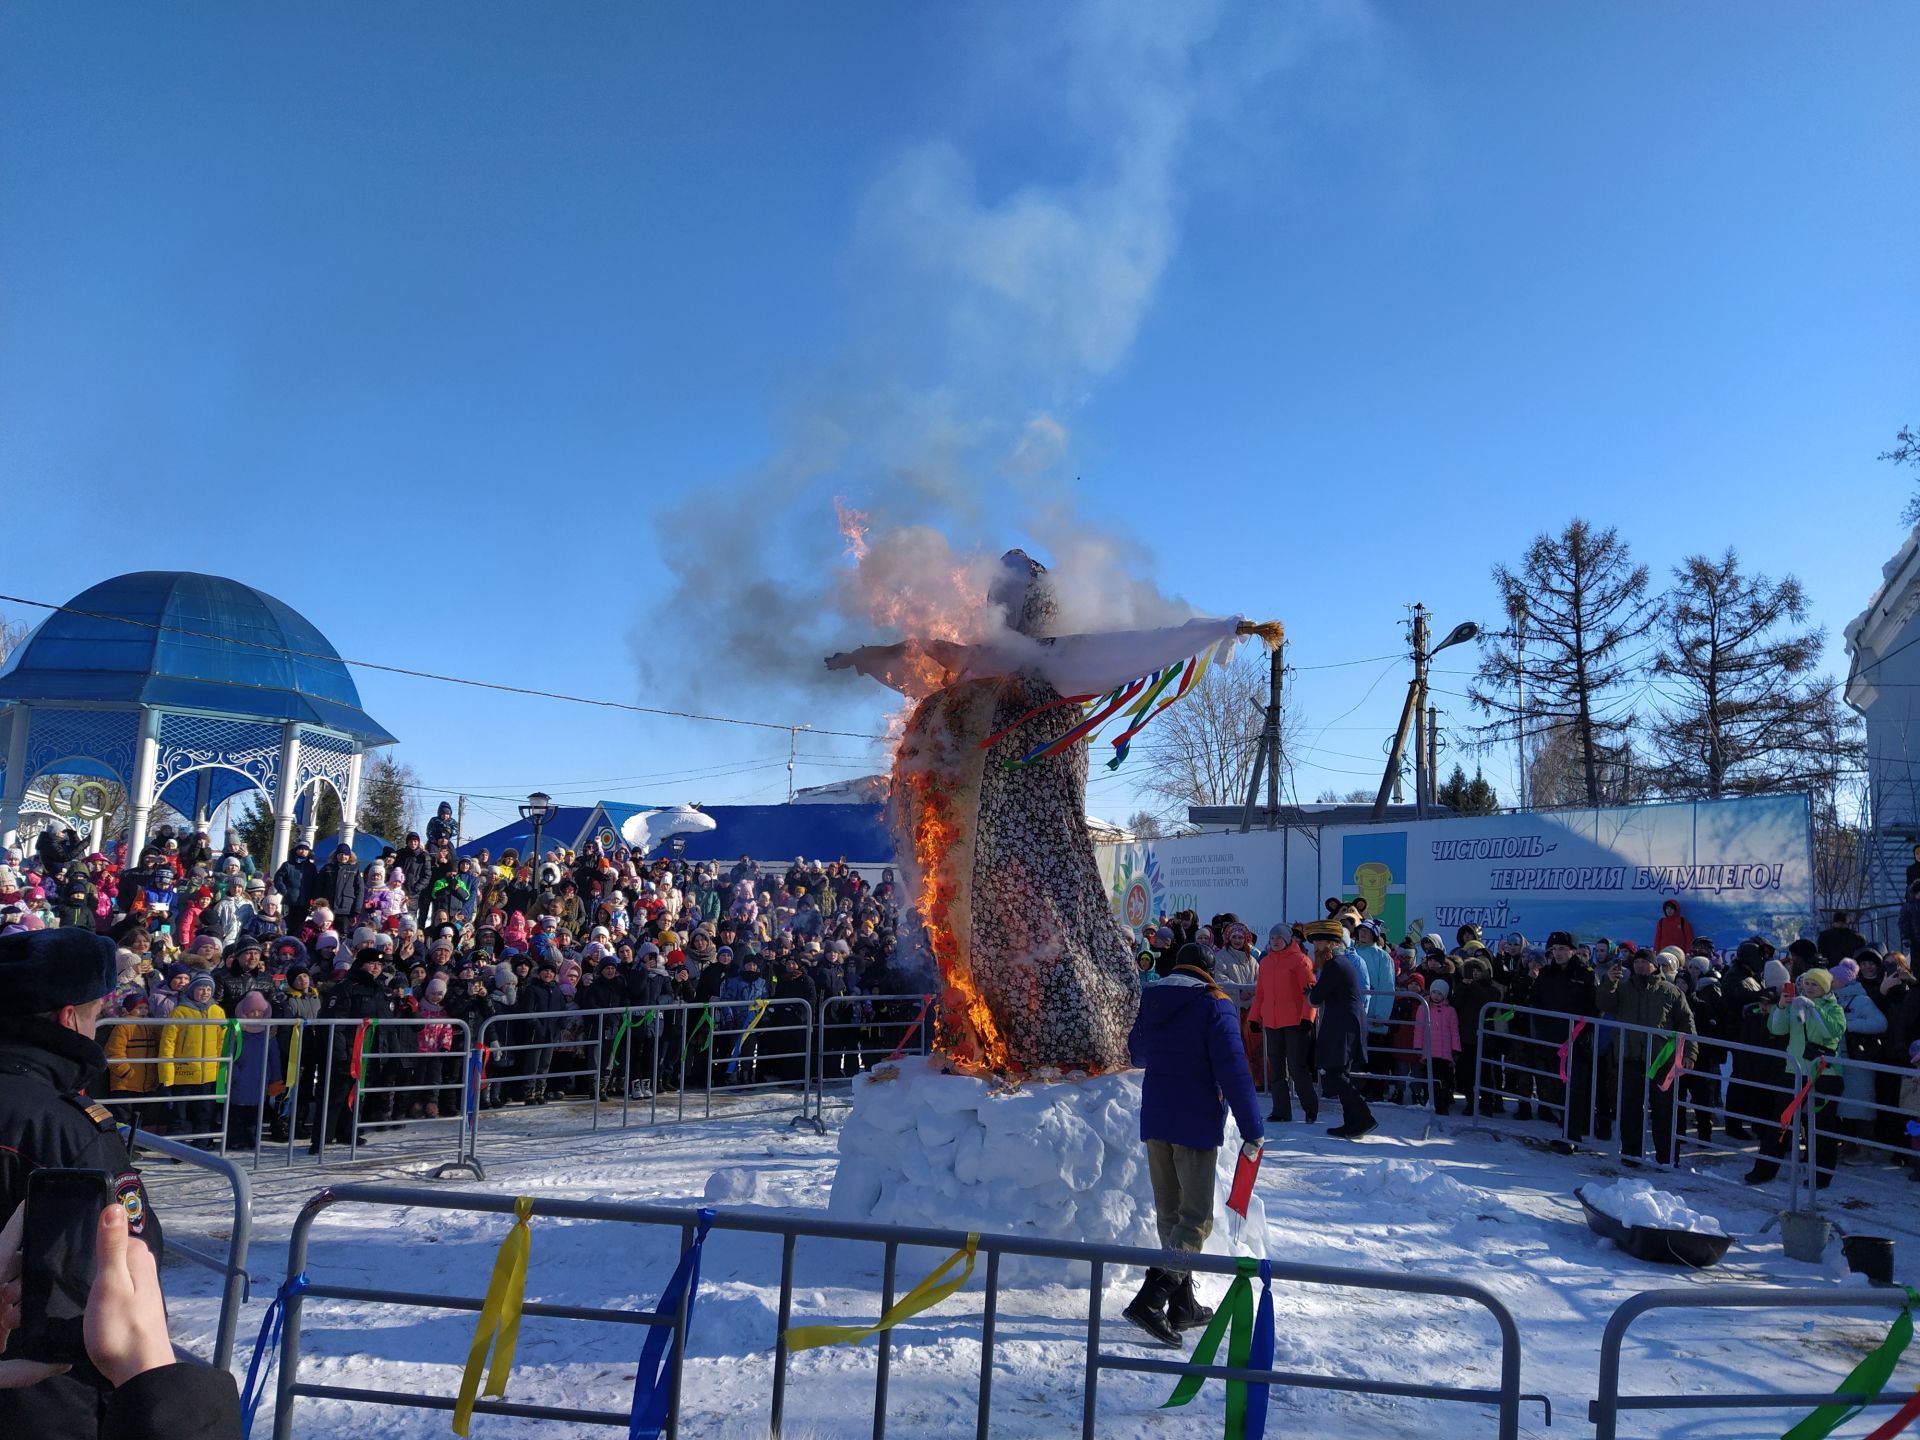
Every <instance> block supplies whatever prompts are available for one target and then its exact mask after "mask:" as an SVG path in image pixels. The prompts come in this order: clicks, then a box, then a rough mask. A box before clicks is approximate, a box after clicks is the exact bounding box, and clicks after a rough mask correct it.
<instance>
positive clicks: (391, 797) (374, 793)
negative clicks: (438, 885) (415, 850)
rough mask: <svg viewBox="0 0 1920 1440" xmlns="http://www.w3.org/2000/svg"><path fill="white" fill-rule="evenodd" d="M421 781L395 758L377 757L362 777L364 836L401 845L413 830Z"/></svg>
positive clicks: (362, 830)
mask: <svg viewBox="0 0 1920 1440" xmlns="http://www.w3.org/2000/svg"><path fill="white" fill-rule="evenodd" d="M419 789H420V777H419V776H417V775H415V774H414V773H413V767H412V766H411V765H401V764H399V763H397V762H396V761H395V760H394V759H393V758H392V757H391V756H389V755H386V754H380V755H376V756H374V757H373V759H372V760H371V761H369V762H368V763H367V765H366V768H365V769H364V770H363V771H362V772H361V775H360V832H361V833H362V834H364V835H375V836H378V837H379V838H380V839H382V840H386V841H390V842H392V843H393V844H396V845H397V844H399V843H400V840H401V837H403V836H404V835H405V834H406V833H407V831H408V829H409V828H410V822H409V817H410V816H411V815H412V813H413V797H414V794H415V793H416V792H417V791H418V790H419Z"/></svg>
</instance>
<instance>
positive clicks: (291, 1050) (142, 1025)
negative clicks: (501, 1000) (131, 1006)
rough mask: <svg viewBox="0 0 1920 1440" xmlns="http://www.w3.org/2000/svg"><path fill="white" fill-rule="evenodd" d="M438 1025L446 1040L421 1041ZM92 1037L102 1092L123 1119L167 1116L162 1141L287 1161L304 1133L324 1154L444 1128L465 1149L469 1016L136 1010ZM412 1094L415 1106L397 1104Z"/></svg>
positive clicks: (429, 1139)
mask: <svg viewBox="0 0 1920 1440" xmlns="http://www.w3.org/2000/svg"><path fill="white" fill-rule="evenodd" d="M436 1028H437V1029H439V1030H440V1031H442V1032H444V1034H445V1036H446V1038H447V1041H448V1044H449V1047H450V1048H448V1049H446V1050H439V1049H430V1050H424V1051H423V1050H422V1049H421V1048H420V1044H421V1039H422V1037H423V1036H426V1035H427V1032H428V1031H429V1030H432V1029H436ZM99 1038H100V1042H101V1045H102V1047H103V1048H104V1049H105V1050H106V1052H107V1070H108V1075H109V1079H110V1083H111V1088H110V1089H109V1091H108V1093H107V1094H106V1095H105V1096H104V1097H103V1098H104V1100H105V1103H106V1105H107V1108H108V1109H109V1110H111V1111H113V1112H114V1114H115V1116H116V1118H118V1119H119V1120H120V1121H121V1123H122V1124H125V1125H130V1126H132V1127H133V1128H135V1129H136V1130H142V1131H144V1132H147V1133H151V1132H152V1127H153V1126H154V1125H156V1124H159V1125H164V1126H165V1127H166V1135H167V1138H168V1139H171V1140H175V1141H179V1142H183V1143H188V1144H197V1145H198V1146H199V1147H200V1148H202V1149H206V1150H212V1151H215V1152H216V1153H218V1154H220V1155H228V1154H232V1153H247V1152H250V1153H251V1155H252V1159H253V1165H254V1167H255V1168H256V1169H257V1168H259V1166H260V1163H261V1161H262V1159H263V1158H265V1157H267V1156H268V1155H269V1154H274V1153H277V1154H278V1155H279V1157H280V1164H281V1165H282V1167H283V1168H284V1167H290V1166H292V1165H293V1164H294V1151H295V1147H296V1145H297V1143H298V1142H299V1141H300V1140H301V1139H308V1140H309V1141H310V1144H309V1154H311V1155H312V1156H314V1157H315V1158H316V1159H317V1160H318V1161H319V1162H320V1163H322V1164H324V1163H325V1161H326V1158H327V1150H328V1148H329V1147H330V1146H331V1147H335V1148H344V1150H345V1152H346V1156H347V1158H348V1159H350V1160H352V1159H358V1158H359V1151H360V1147H361V1145H362V1144H363V1143H365V1142H367V1141H368V1140H370V1139H373V1138H375V1137H376V1136H378V1137H385V1138H392V1137H395V1136H397V1135H401V1134H404V1136H405V1138H406V1139H407V1140H409V1141H415V1140H419V1141H424V1142H426V1143H429V1144H441V1143H444V1142H445V1139H446V1138H447V1136H446V1132H448V1131H451V1132H452V1139H453V1140H454V1150H455V1155H456V1158H457V1157H458V1155H459V1153H460V1146H461V1143H462V1142H461V1138H460V1137H461V1132H462V1130H463V1128H464V1127H463V1126H462V1123H461V1121H462V1102H461V1096H462V1093H463V1089H464V1087H463V1086H462V1084H461V1077H462V1075H463V1074H464V1070H465V1065H466V1059H467V1054H468V1052H469V1051H470V1049H471V1048H472V1044H471V1038H470V1036H469V1034H468V1030H467V1024H466V1022H465V1021H464V1020H455V1019H452V1018H450V1017H436V1018H429V1019H421V1018H418V1017H407V1018H400V1017H395V1018H383V1019H379V1020H373V1021H366V1020H318V1019H316V1020H305V1019H300V1018H298V1017H290V1018H285V1019H277V1018H273V1017H266V1018H262V1019H257V1020H256V1019H249V1020H246V1021H244V1022H242V1021H240V1020H237V1019H232V1018H228V1019H220V1020H212V1019H206V1018H202V1017H198V1016H196V1017H193V1018H190V1019H174V1018H172V1017H156V1016H141V1017H126V1018H117V1019H113V1020H108V1021H102V1022H101V1025H100V1033H99ZM236 1072H245V1078H244V1079H243V1080H241V1081H236V1079H235V1076H236ZM183 1073H191V1074H192V1075H194V1076H195V1077H196V1078H195V1079H194V1080H192V1081H191V1082H186V1081H181V1080H180V1079H179V1078H178V1077H179V1076H180V1075H182V1074H183ZM443 1101H444V1102H446V1103H445V1105H444V1106H443V1104H442V1102H443ZM416 1104H418V1106H419V1107H420V1110H421V1114H420V1115H418V1116H414V1115H412V1114H411V1113H400V1114H397V1115H396V1114H395V1113H394V1112H395V1110H396V1108H397V1109H399V1110H400V1111H402V1112H410V1111H411V1110H412V1108H413V1106H414V1105H416ZM432 1112H439V1113H432Z"/></svg>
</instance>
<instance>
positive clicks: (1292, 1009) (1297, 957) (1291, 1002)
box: [1252, 940, 1314, 1030]
mask: <svg viewBox="0 0 1920 1440" xmlns="http://www.w3.org/2000/svg"><path fill="white" fill-rule="evenodd" d="M1312 984H1313V962H1312V961H1311V960H1309V959H1308V958H1307V952H1306V951H1305V950H1302V949H1301V948H1300V942H1299V941H1298V940H1293V941H1289V942H1288V943H1287V945H1286V948H1284V949H1281V950H1269V951H1268V952H1267V953H1266V954H1264V955H1262V956H1261V957H1260V974H1259V978H1258V980H1257V981H1256V982H1255V984H1254V987H1253V1010H1252V1015H1253V1018H1254V1021H1255V1022H1256V1023H1257V1024H1259V1025H1260V1027H1261V1028H1262V1029H1267V1030H1285V1029H1288V1028H1289V1027H1291V1026H1294V1025H1298V1024H1300V1023H1301V1022H1303V1021H1308V1020H1312V1019H1313V1017H1314V1009H1313V1006H1311V1005H1309V1004H1308V1003H1307V988H1308V987H1309V986H1311V985H1312Z"/></svg>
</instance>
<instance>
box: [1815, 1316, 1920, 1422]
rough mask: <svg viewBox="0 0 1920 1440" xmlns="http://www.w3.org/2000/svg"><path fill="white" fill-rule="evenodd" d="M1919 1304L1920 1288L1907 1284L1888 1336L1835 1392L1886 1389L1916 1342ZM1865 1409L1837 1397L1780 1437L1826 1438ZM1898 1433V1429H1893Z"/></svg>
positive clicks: (1875, 1393)
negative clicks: (1915, 1313) (1915, 1312)
mask: <svg viewBox="0 0 1920 1440" xmlns="http://www.w3.org/2000/svg"><path fill="white" fill-rule="evenodd" d="M1915 1305H1920V1290H1915V1289H1914V1288H1913V1287H1912V1286H1911V1285H1909V1286H1908V1287H1907V1303H1906V1306H1905V1307H1904V1308H1903V1309H1902V1310H1901V1311H1900V1313H1899V1314H1898V1315H1896V1316H1895V1317H1894V1320H1893V1324H1892V1326H1891V1327H1890V1328H1889V1329H1888V1330H1887V1338H1886V1339H1884V1340H1882V1341H1881V1342H1880V1343H1879V1345H1877V1346H1876V1347H1875V1348H1874V1349H1873V1350H1872V1352H1870V1353H1869V1354H1868V1355H1867V1356H1866V1358H1865V1359H1863V1360H1862V1361H1861V1362H1860V1363H1859V1364H1858V1365H1856V1366H1854V1367H1853V1370H1852V1371H1851V1372H1850V1373H1849V1374H1848V1376H1847V1378H1846V1379H1844V1380H1842V1381H1841V1382H1840V1383H1839V1384H1838V1385H1837V1386H1835V1387H1834V1391H1833V1393H1834V1394H1836V1395H1878V1394H1879V1393H1880V1392H1881V1391H1882V1390H1884V1389H1886V1388H1887V1382H1888V1381H1889V1380H1891V1379H1892V1378H1893V1369H1894V1366H1896V1365H1898V1364H1899V1363H1900V1357H1901V1356H1902V1355H1904V1354H1905V1353H1906V1350H1907V1346H1909V1345H1911V1344H1912V1343H1913V1307H1914V1306H1915ZM1864 1409H1866V1406H1864V1405H1856V1404H1854V1403H1853V1402H1852V1401H1850V1400H1836V1401H1834V1402H1832V1403H1831V1404H1827V1405H1822V1406H1821V1407H1820V1408H1819V1409H1818V1410H1815V1411H1814V1412H1813V1413H1812V1414H1811V1415H1809V1416H1807V1418H1806V1419H1804V1420H1802V1421H1801V1422H1800V1423H1799V1424H1798V1425H1796V1426H1794V1427H1793V1428H1792V1429H1791V1430H1789V1431H1787V1433H1786V1434H1785V1435H1783V1436H1781V1440H1825V1437H1826V1436H1828V1435H1831V1434H1832V1433H1833V1432H1834V1431H1835V1430H1838V1429H1839V1428H1840V1427H1841V1426H1842V1425H1844V1424H1846V1423H1847V1421H1849V1420H1851V1419H1852V1418H1853V1417H1854V1416H1856V1415H1858V1414H1859V1413H1860V1412H1861V1411H1862V1410H1864ZM1889 1433H1891V1434H1896V1435H1897V1434H1898V1433H1899V1431H1897V1430H1896V1431H1891V1432H1889Z"/></svg>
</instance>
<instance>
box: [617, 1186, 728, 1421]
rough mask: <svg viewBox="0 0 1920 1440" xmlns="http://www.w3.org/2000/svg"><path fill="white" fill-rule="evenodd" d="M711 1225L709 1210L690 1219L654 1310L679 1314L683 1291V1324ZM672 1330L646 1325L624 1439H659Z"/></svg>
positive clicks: (668, 1392)
mask: <svg viewBox="0 0 1920 1440" xmlns="http://www.w3.org/2000/svg"><path fill="white" fill-rule="evenodd" d="M711 1229H713V1211H711V1210H704V1209H703V1210H701V1211H700V1212H699V1216H698V1219H697V1220H696V1221H695V1223H694V1227H693V1243H692V1244H691V1245H689V1246H688V1247H687V1252H686V1254H684V1255H682V1256H681V1257H680V1264H679V1266H678V1267H677V1268H676V1269H675V1270H674V1272H673V1278H672V1279H671V1280H669V1281H667V1288H666V1289H664V1290H662V1291H661V1292H660V1303H659V1305H658V1306H656V1307H655V1312H654V1313H656V1314H658V1315H662V1316H667V1315H677V1314H679V1313H680V1299H681V1296H683V1295H684V1296H685V1297H686V1305H687V1325H688V1327H689V1328H691V1327H692V1325H693V1299H694V1296H695V1295H696V1294H697V1293H698V1292H699V1289H700V1247H701V1246H703V1245H705V1244H706V1243H707V1232H708V1231H709V1230H711ZM672 1334H673V1329H672V1327H671V1326H667V1325H650V1326H648V1327H647V1343H646V1345H645V1346H644V1347H643V1348H642V1349H641V1351H640V1369H639V1370H638V1371H637V1372H636V1373H635V1375H634V1377H633V1409H632V1410H631V1411H630V1412H629V1414H628V1419H627V1440H659V1437H660V1432H661V1431H662V1430H664V1429H665V1428H666V1424H667V1400H668V1398H669V1397H670V1396H671V1394H672V1391H673V1376H672V1375H671V1374H669V1373H668V1371H667V1366H666V1356H667V1340H668V1338H669V1337H670V1336H671V1335H672Z"/></svg>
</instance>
